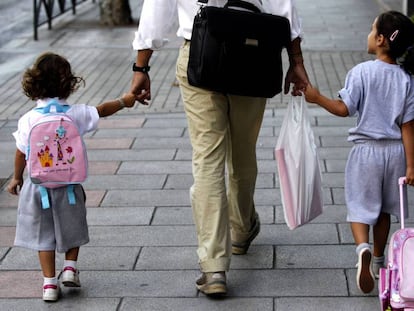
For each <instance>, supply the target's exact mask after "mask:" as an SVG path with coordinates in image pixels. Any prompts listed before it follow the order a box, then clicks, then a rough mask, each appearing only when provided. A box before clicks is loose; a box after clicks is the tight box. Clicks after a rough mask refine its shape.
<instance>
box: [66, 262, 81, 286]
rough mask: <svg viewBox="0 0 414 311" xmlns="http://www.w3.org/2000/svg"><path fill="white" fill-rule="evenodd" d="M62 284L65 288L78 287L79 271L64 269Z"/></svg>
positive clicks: (69, 268)
mask: <svg viewBox="0 0 414 311" xmlns="http://www.w3.org/2000/svg"><path fill="white" fill-rule="evenodd" d="M61 278H62V281H61V282H62V284H63V285H64V286H66V287H80V286H81V284H80V280H79V270H78V269H74V268H72V267H65V268H64V269H63V271H62V275H61Z"/></svg>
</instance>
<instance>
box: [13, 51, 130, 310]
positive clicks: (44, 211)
mask: <svg viewBox="0 0 414 311" xmlns="http://www.w3.org/2000/svg"><path fill="white" fill-rule="evenodd" d="M84 83H85V82H84V80H83V79H82V78H81V77H77V76H75V75H74V74H73V73H72V69H71V66H70V64H69V62H68V61H67V60H66V59H65V58H64V57H62V56H60V55H57V54H55V53H50V52H47V53H44V54H42V55H40V56H39V57H38V58H37V60H36V61H35V63H34V64H33V66H32V67H31V68H29V69H27V70H26V71H25V72H24V74H23V80H22V87H23V92H24V94H25V95H26V96H27V97H28V98H30V99H31V100H33V101H36V107H35V108H34V109H30V110H29V111H28V112H26V113H25V114H24V115H23V116H22V117H21V118H20V119H19V121H18V125H17V130H16V131H15V132H14V133H13V136H14V138H15V140H16V147H17V148H16V155H15V164H14V174H13V178H12V179H11V181H10V183H9V184H8V186H7V190H8V192H9V193H11V194H13V195H19V204H18V212H17V224H16V235H15V240H14V245H15V246H18V247H24V248H28V249H32V250H35V251H37V252H38V257H39V261H40V266H41V269H42V273H43V287H42V290H43V296H42V299H43V300H44V301H47V302H51V301H57V300H58V298H59V293H60V285H63V286H65V287H80V286H81V283H80V279H79V270H78V268H77V261H78V255H79V250H80V246H82V245H85V244H87V243H88V242H89V231H88V224H87V220H86V203H85V202H86V195H85V191H84V189H83V186H82V182H83V181H85V179H86V177H87V174H88V158H87V153H86V148H85V144H84V142H83V138H82V137H83V135H84V134H86V133H88V132H90V131H93V130H95V129H97V127H98V121H99V118H101V117H107V116H110V115H112V114H114V113H116V112H117V111H119V110H121V109H123V108H124V107H132V106H133V105H134V103H135V95H134V94H124V95H123V96H122V97H121V98H118V99H114V100H109V101H106V102H104V103H102V104H100V105H98V106H96V107H95V106H90V105H86V104H76V105H71V104H69V103H68V102H67V99H68V97H69V96H70V95H71V94H72V93H73V92H75V91H76V90H77V89H78V88H79V86H80V85H81V84H84ZM26 167H27V171H28V178H26V179H24V178H23V173H24V171H25V169H26ZM56 252H58V253H64V254H65V257H64V261H63V268H62V271H61V273H60V274H59V277H57V276H56V269H55V259H56Z"/></svg>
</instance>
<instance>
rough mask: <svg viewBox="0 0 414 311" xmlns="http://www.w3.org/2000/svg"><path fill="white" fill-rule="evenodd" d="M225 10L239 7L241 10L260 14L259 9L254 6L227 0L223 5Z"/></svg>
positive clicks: (236, 0)
mask: <svg viewBox="0 0 414 311" xmlns="http://www.w3.org/2000/svg"><path fill="white" fill-rule="evenodd" d="M224 7H225V8H228V7H239V8H242V9H246V10H249V11H252V12H255V13H261V11H260V9H259V8H258V7H257V6H255V5H254V4H253V3H250V2H246V1H242V0H229V1H227V3H226V4H225V5H224Z"/></svg>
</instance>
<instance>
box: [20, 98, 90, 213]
mask: <svg viewBox="0 0 414 311" xmlns="http://www.w3.org/2000/svg"><path fill="white" fill-rule="evenodd" d="M69 108H70V106H67V105H65V106H62V105H60V104H59V103H58V102H57V101H56V100H51V101H50V102H49V103H48V105H47V106H46V107H44V108H35V110H36V111H38V112H40V113H41V114H42V115H41V116H40V117H39V118H38V119H37V120H36V122H35V123H34V124H33V125H32V127H31V129H30V132H29V145H28V150H27V152H26V161H27V168H28V174H29V177H30V179H31V181H32V183H34V184H36V185H39V186H40V192H41V198H42V205H43V208H48V207H50V204H49V202H48V195H47V190H46V189H45V188H58V187H63V186H68V194H69V202H70V204H75V202H74V198H75V196H74V194H73V186H71V185H73V184H79V183H82V182H84V181H85V180H86V177H87V172H88V158H87V153H86V148H85V144H84V142H83V139H82V136H81V135H80V133H79V130H78V127H77V125H76V124H75V123H74V122H73V120H72V119H71V118H70V117H69V116H68V115H67V114H66V111H67V110H68V109H69Z"/></svg>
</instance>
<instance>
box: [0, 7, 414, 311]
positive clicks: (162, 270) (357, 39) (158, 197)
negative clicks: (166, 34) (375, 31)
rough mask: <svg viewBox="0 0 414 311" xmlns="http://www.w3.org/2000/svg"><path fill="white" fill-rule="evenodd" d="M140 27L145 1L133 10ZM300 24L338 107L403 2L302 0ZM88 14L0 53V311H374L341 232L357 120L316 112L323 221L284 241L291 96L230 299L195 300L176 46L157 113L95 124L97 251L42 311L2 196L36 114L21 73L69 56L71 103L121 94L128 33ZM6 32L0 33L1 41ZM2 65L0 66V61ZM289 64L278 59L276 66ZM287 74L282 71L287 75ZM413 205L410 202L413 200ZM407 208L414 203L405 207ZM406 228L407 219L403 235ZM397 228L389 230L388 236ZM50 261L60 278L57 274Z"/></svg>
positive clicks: (162, 64)
mask: <svg viewBox="0 0 414 311" xmlns="http://www.w3.org/2000/svg"><path fill="white" fill-rule="evenodd" d="M130 2H131V4H132V6H133V12H135V15H136V16H135V19H137V15H138V13H139V11H140V6H141V3H142V1H141V0H140V1H130ZM296 2H297V4H298V8H299V13H300V15H301V16H302V19H303V26H304V34H305V36H306V39H305V41H304V43H303V48H304V57H305V63H306V67H307V69H308V72H309V74H310V77H311V80H312V81H313V82H314V84H316V85H317V86H318V87H319V88H320V89H321V91H323V92H324V93H326V94H329V95H330V96H335V94H336V92H337V91H338V89H340V88H341V87H342V85H343V82H344V78H345V74H346V72H347V71H348V70H349V69H350V68H351V67H353V66H354V65H355V64H357V63H359V62H361V61H363V60H367V59H370V58H371V57H370V56H369V55H367V53H366V52H365V47H366V37H367V35H368V32H369V29H370V26H371V23H372V21H373V19H374V18H375V16H376V15H377V14H378V13H379V12H381V10H383V9H384V5H383V4H384V3H385V4H386V5H388V7H392V8H397V9H398V5H399V3H400V1H397V0H388V1H386V2H384V3H383V2H382V1H379V0H364V1H361V0H336V1H326V0H314V1H308V0H297V1H296ZM98 20H99V8H98V5H97V4H93V3H92V1H88V2H86V3H85V4H82V5H80V6H79V7H78V13H77V15H76V16H72V15H71V14H70V13H69V14H66V15H64V16H63V17H61V18H59V19H58V20H56V21H54V25H53V29H52V30H51V31H48V30H47V29H46V27H41V28H40V29H39V41H37V42H36V41H33V40H32V32H31V29H30V31H28V32H26V33H23V34H21V35H19V36H16V38H14V39H13V40H11V41H9V42H8V43H7V44H5V45H3V46H2V47H0V58H2V57H4V56H7V59H8V61H7V62H5V63H0V146H1V147H0V148H1V149H0V150H1V155H0V187H2V188H1V190H2V191H1V192H0V309H1V310H13V311H14V310H31V311H35V310H66V309H68V310H97V311H98V310H99V311H115V310H116V311H118V310H119V311H121V310H122V311H125V310H145V311H147V310H154V311H160V310H191V311H192V310H194V311H199V310H200V311H202V310H248V311H250V310H260V311H299V310H300V311H302V310H303V311H316V310H317V311H328V310H329V311H332V310H336V311H347V310H352V311H358V310H360V311H366V310H379V307H380V306H379V302H378V298H377V294H378V292H377V290H374V291H373V292H372V293H371V294H369V295H363V294H361V293H359V291H358V290H357V288H356V284H355V274H356V269H355V260H356V255H355V250H354V245H353V238H352V235H351V232H350V230H349V228H348V227H349V225H348V224H347V223H346V221H345V215H346V208H345V205H344V204H345V203H344V195H343V178H344V166H345V161H346V158H347V154H348V151H349V148H350V144H349V143H347V141H346V138H347V130H348V128H349V127H351V126H352V124H354V120H353V119H351V118H337V117H333V116H331V115H329V114H328V113H326V112H325V111H323V110H321V109H319V108H316V107H315V106H311V109H310V110H311V115H312V122H313V125H314V127H313V129H314V132H315V135H316V138H317V139H316V140H317V143H318V146H319V154H320V159H321V164H322V170H323V184H324V189H323V191H324V201H325V204H326V209H325V212H324V213H323V215H321V216H320V217H318V218H317V219H316V220H315V221H313V222H312V223H310V224H308V225H306V226H303V227H301V228H299V229H296V230H294V231H290V230H289V229H288V228H287V226H286V224H285V222H284V217H283V210H282V207H281V202H280V189H279V181H278V176H277V171H276V162H275V159H274V155H273V149H274V146H275V144H276V140H277V136H278V133H279V129H280V125H281V122H282V118H283V116H284V113H285V107H286V104H287V102H288V100H289V96H283V95H278V96H276V97H275V98H273V99H271V100H269V103H268V107H267V109H266V113H265V118H264V121H263V126H262V130H261V133H260V138H259V141H258V145H257V152H258V165H259V176H258V182H257V191H256V197H255V201H256V205H257V209H258V212H259V214H260V218H261V222H262V224H263V225H262V231H261V232H260V234H259V236H258V237H257V239H256V240H255V241H254V242H253V244H252V246H251V249H250V250H249V253H248V254H247V255H245V256H234V257H233V258H232V264H231V271H230V272H229V273H228V286H229V295H228V298H226V299H221V300H213V299H208V298H206V297H205V296H204V295H202V294H199V293H198V292H197V291H196V289H195V286H194V281H195V279H196V277H197V276H198V273H199V270H198V265H197V256H196V243H197V242H196V235H195V228H194V225H193V221H192V215H191V207H190V202H189V194H188V189H189V187H190V186H191V184H192V176H191V146H190V143H189V139H188V132H187V124H186V120H185V115H184V113H183V109H182V103H181V97H180V92H179V89H178V87H177V86H176V84H175V77H174V70H175V59H176V57H177V47H178V46H179V44H180V40H177V39H174V38H173V39H172V42H171V45H170V46H169V48H168V49H165V50H163V51H157V52H155V54H154V58H153V60H152V63H151V66H152V68H151V73H150V74H151V77H152V92H153V100H152V103H151V106H149V107H144V106H136V107H134V108H133V109H130V110H127V109H125V110H123V111H121V112H119V113H118V114H117V115H116V116H112V117H109V118H107V119H104V120H101V122H100V126H99V129H98V130H96V131H95V132H93V133H91V134H90V135H88V137H87V139H86V144H87V146H88V148H89V159H90V177H89V179H88V181H87V182H86V183H85V188H86V192H87V197H88V201H87V205H88V222H89V226H90V238H91V241H90V243H89V244H88V245H86V246H85V247H82V248H81V252H80V258H79V268H80V270H81V275H80V276H81V281H82V288H81V289H71V290H68V289H64V291H63V296H62V298H61V299H60V300H59V302H57V303H54V304H47V303H44V302H43V301H42V300H41V299H40V297H41V284H42V278H41V272H40V268H39V264H38V259H37V254H36V253H35V252H33V251H30V250H26V249H21V248H15V247H13V239H14V232H15V222H16V206H17V198H16V197H13V196H11V195H9V194H8V193H7V192H6V191H5V184H6V182H7V180H8V179H9V178H10V176H11V174H12V167H13V159H14V150H15V145H14V141H13V139H12V136H11V133H12V132H13V131H14V130H15V128H16V122H17V119H18V118H19V116H20V115H22V114H23V113H24V112H26V111H27V110H28V109H30V108H31V105H32V103H31V102H30V101H28V100H27V99H26V98H25V97H24V95H23V94H22V91H21V87H20V78H21V73H22V71H23V70H24V69H25V68H26V67H27V66H30V65H31V63H32V62H33V60H34V59H35V58H36V57H37V56H38V54H39V53H41V52H43V51H45V50H52V51H55V52H58V53H61V54H63V55H65V56H66V57H67V58H68V59H69V61H70V62H71V63H72V66H73V69H74V71H75V72H76V73H77V74H79V75H81V76H83V77H84V78H85V80H86V87H85V88H82V89H80V90H79V91H78V92H76V93H75V94H74V95H72V96H71V98H70V100H71V101H72V102H83V103H85V102H87V103H89V104H91V105H96V104H99V103H100V102H102V101H103V100H105V99H110V98H116V97H118V96H119V95H120V94H122V93H123V92H125V91H126V90H128V88H129V84H130V80H131V77H132V73H131V70H130V67H131V64H132V62H133V59H134V57H135V52H134V51H132V50H131V41H132V38H133V34H134V31H135V26H131V27H117V28H108V27H104V26H102V25H100V24H99V21H98ZM0 31H1V29H0ZM2 59H3V58H2ZM284 61H285V62H286V59H284ZM285 68H286V67H285ZM410 199H411V197H410ZM411 201H412V199H411ZM412 223H413V218H410V221H409V224H410V225H411V224H412ZM397 227H398V224H396V223H394V224H393V229H396V228H397ZM62 260H63V259H62V256H59V257H58V260H57V261H58V262H57V268H58V269H60V267H61V265H62Z"/></svg>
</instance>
